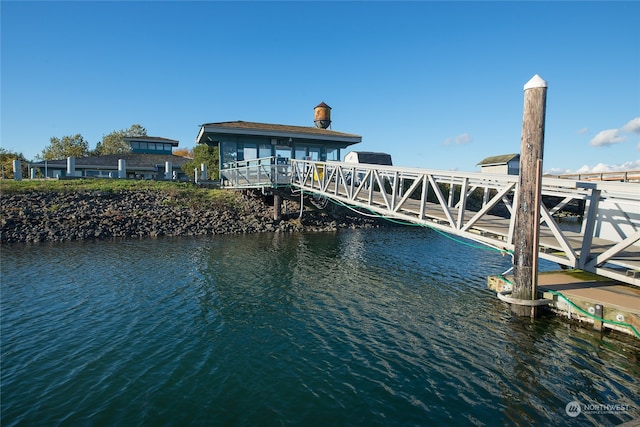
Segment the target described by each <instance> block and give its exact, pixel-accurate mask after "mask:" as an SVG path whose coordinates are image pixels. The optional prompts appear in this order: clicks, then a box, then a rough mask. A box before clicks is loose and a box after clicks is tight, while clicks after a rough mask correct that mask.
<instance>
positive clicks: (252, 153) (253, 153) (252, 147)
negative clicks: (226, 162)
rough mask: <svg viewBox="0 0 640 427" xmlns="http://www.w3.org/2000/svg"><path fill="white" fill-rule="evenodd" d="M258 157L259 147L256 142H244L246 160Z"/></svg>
mask: <svg viewBox="0 0 640 427" xmlns="http://www.w3.org/2000/svg"><path fill="white" fill-rule="evenodd" d="M257 158H258V147H257V146H256V144H244V160H253V159H257Z"/></svg>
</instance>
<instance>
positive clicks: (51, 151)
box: [37, 133, 89, 160]
mask: <svg viewBox="0 0 640 427" xmlns="http://www.w3.org/2000/svg"><path fill="white" fill-rule="evenodd" d="M49 142H50V143H51V144H50V145H48V146H46V147H45V148H44V150H42V153H40V154H39V155H38V156H37V158H39V159H41V160H58V159H66V158H67V157H85V156H88V155H89V143H87V141H85V139H84V138H83V137H82V135H80V134H79V133H78V134H76V135H73V136H71V135H68V136H63V137H62V138H57V137H55V136H53V137H51V139H50V140H49Z"/></svg>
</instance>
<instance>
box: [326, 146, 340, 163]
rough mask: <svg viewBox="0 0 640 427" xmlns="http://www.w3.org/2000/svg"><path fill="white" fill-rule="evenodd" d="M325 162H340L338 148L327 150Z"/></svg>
mask: <svg viewBox="0 0 640 427" xmlns="http://www.w3.org/2000/svg"><path fill="white" fill-rule="evenodd" d="M327 160H334V161H339V160H340V150H339V149H338V148H327Z"/></svg>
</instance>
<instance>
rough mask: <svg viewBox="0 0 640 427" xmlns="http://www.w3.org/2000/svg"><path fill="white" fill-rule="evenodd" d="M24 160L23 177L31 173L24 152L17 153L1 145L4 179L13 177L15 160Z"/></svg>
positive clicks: (0, 154) (0, 166)
mask: <svg viewBox="0 0 640 427" xmlns="http://www.w3.org/2000/svg"><path fill="white" fill-rule="evenodd" d="M14 160H20V161H22V178H28V177H29V175H27V174H28V173H29V170H28V165H27V159H25V158H24V156H23V155H22V153H15V152H13V151H9V150H6V149H4V148H2V147H0V169H2V172H1V175H0V176H1V177H2V179H5V178H7V179H13V161H14Z"/></svg>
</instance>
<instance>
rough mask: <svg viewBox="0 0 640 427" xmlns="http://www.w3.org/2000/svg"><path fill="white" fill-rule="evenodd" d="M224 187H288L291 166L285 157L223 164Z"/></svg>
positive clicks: (221, 172) (221, 171)
mask: <svg viewBox="0 0 640 427" xmlns="http://www.w3.org/2000/svg"><path fill="white" fill-rule="evenodd" d="M220 175H221V176H222V178H223V179H222V185H223V186H226V187H233V188H260V187H280V186H288V185H289V184H290V183H291V165H290V162H289V159H288V158H285V157H262V158H259V159H252V160H243V161H237V162H232V163H227V164H223V167H222V169H221V170H220Z"/></svg>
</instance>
